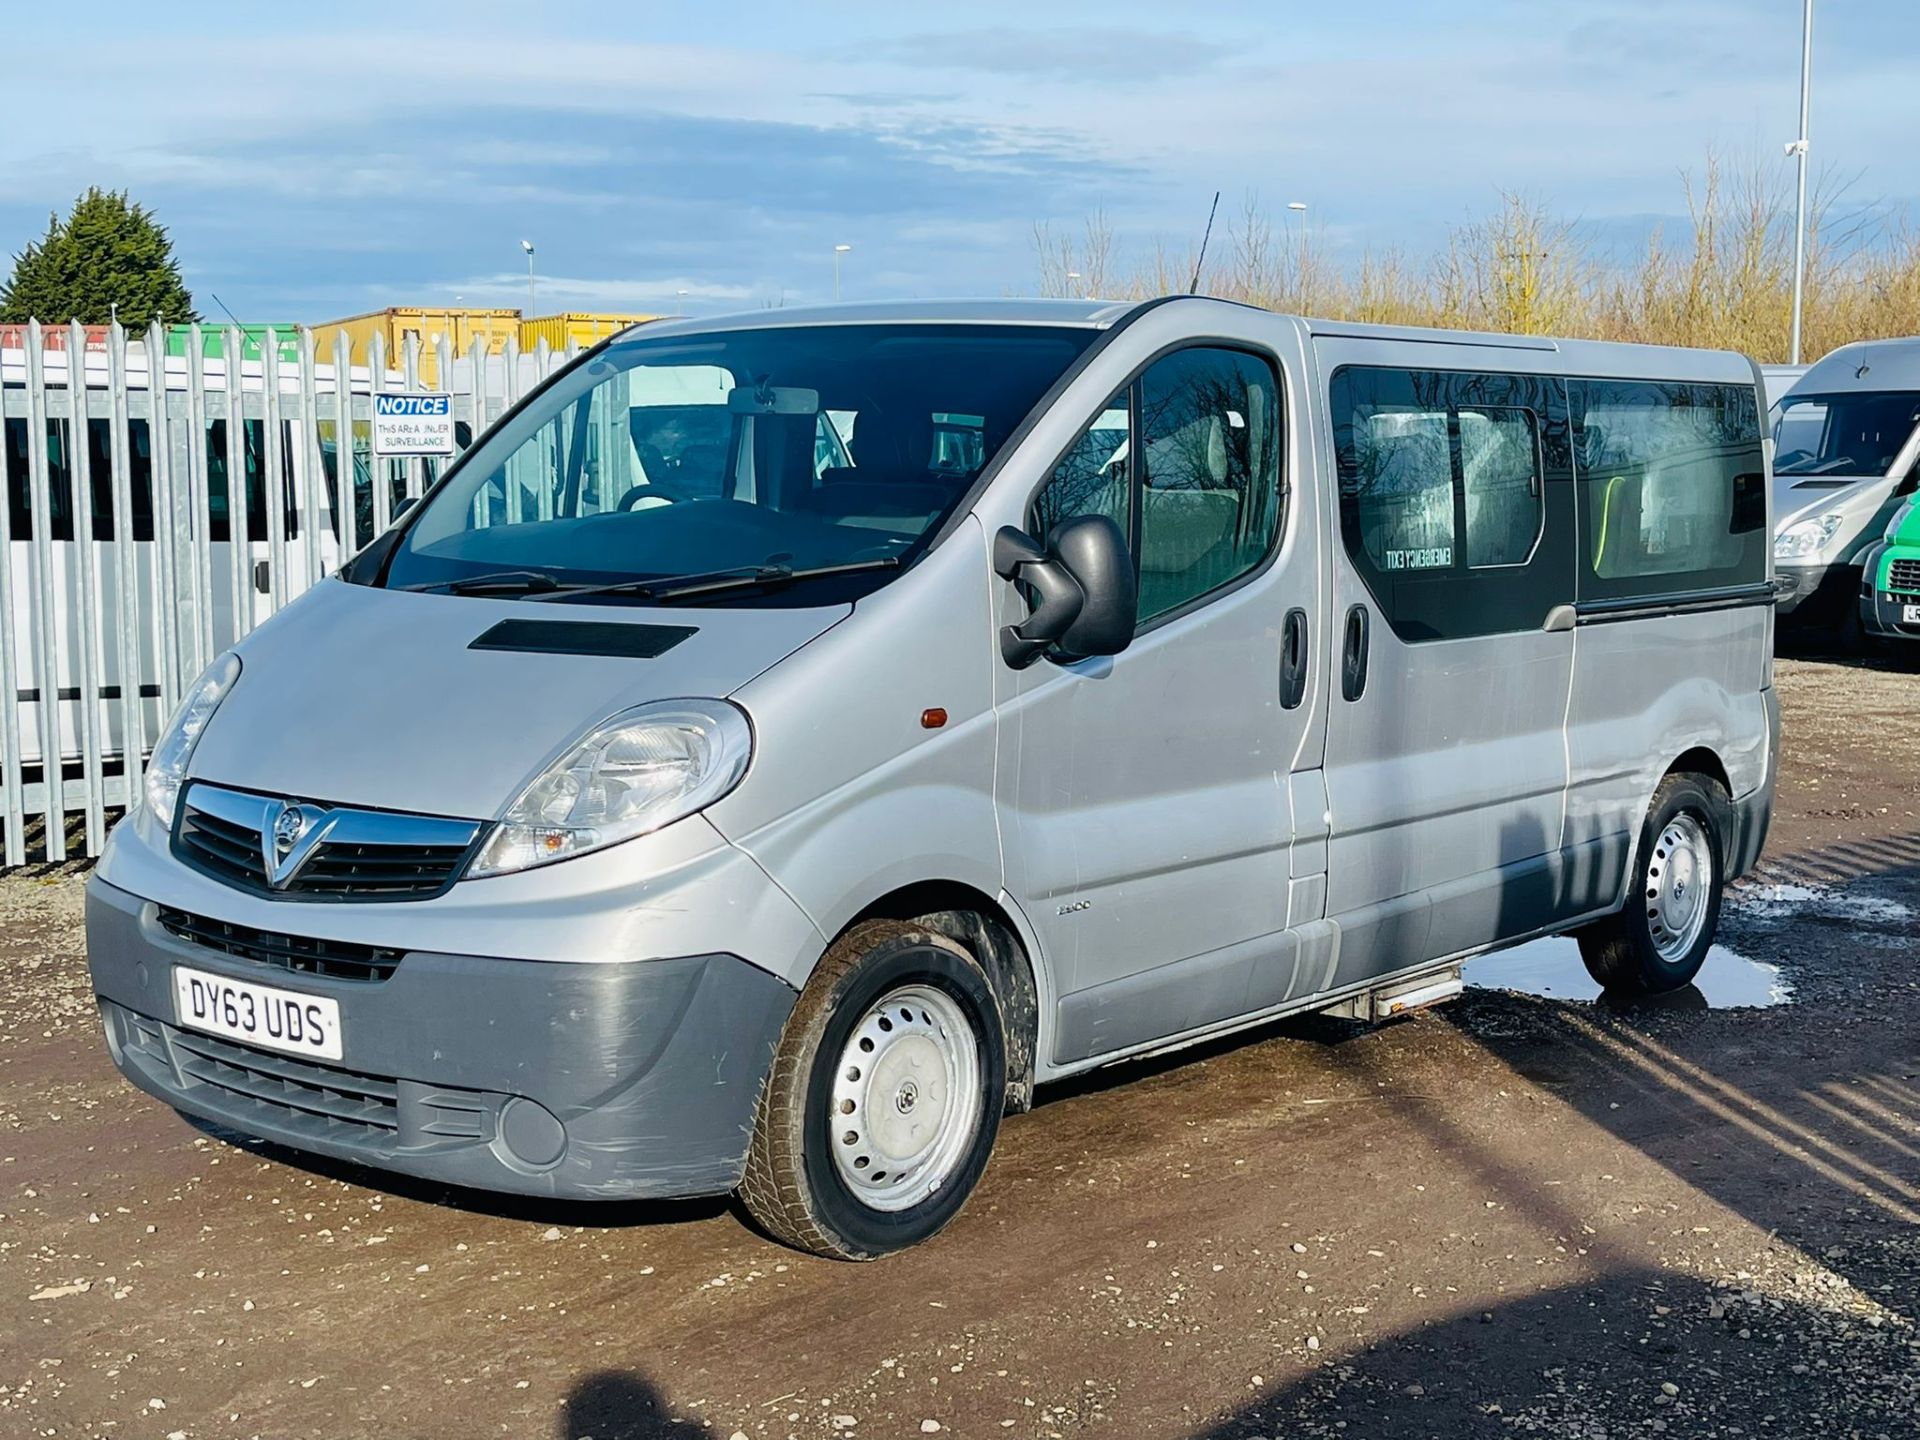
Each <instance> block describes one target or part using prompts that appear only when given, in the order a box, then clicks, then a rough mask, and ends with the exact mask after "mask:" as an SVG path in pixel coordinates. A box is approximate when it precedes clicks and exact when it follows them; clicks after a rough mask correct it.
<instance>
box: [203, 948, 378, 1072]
mask: <svg viewBox="0 0 1920 1440" xmlns="http://www.w3.org/2000/svg"><path fill="white" fill-rule="evenodd" d="M173 1005H174V1014H175V1016H176V1017H177V1019H178V1022H179V1023H180V1024H181V1025H184V1026H186V1027H187V1028H188V1029H190V1030H205V1031H207V1032H208V1033H209V1034H212V1035H225V1036H226V1037H228V1038H229V1039H232V1040H239V1041H242V1042H243V1043H245V1044H248V1045H258V1046H260V1047H261V1048H262V1049H265V1050H280V1051H284V1052H285V1053H286V1054H289V1055H305V1056H308V1057H309V1058H311V1059H315V1060H338V1059H339V1058H340V1057H341V1048H340V1003H339V1002H338V1001H337V1000H329V999H327V998H326V997H324V996H321V995H302V994H300V993H299V992H297V991H294V990H281V989H279V988H277V987H275V986H272V985H255V984H253V983H252V982H251V981H247V980H231V979H228V978H227V977H226V976H225V975H209V974H207V972H206V971H204V970H189V969H188V968H187V967H186V966H184V965H176V966H175V967H174V971H173Z"/></svg>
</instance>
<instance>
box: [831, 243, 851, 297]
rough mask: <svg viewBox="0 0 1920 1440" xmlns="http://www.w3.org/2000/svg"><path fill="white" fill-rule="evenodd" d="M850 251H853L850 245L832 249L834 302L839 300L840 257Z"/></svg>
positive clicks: (837, 246)
mask: <svg viewBox="0 0 1920 1440" xmlns="http://www.w3.org/2000/svg"><path fill="white" fill-rule="evenodd" d="M851 249H853V247H852V246H851V245H836V246H834V247H833V298H834V299H835V300H838V299H839V298H840V257H841V256H842V255H844V254H846V253H847V252H848V251H849V250H851Z"/></svg>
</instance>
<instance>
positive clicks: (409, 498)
mask: <svg viewBox="0 0 1920 1440" xmlns="http://www.w3.org/2000/svg"><path fill="white" fill-rule="evenodd" d="M419 503H420V497H419V496H418V495H402V496H401V497H400V498H399V499H398V500H396V501H394V502H393V513H392V515H391V516H390V517H389V518H390V519H392V520H398V519H399V518H400V517H401V516H402V515H404V514H406V513H407V511H409V510H411V509H412V508H413V507H414V506H416V505H418V504H419Z"/></svg>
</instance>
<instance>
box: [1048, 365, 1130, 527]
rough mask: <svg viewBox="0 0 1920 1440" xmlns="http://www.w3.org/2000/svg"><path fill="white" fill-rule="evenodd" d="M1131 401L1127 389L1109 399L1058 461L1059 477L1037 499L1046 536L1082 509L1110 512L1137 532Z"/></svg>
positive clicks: (1084, 512)
mask: <svg viewBox="0 0 1920 1440" xmlns="http://www.w3.org/2000/svg"><path fill="white" fill-rule="evenodd" d="M1128 405H1129V400H1128V392H1127V391H1125V390H1122V391H1121V392H1120V393H1119V394H1118V395H1116V396H1114V397H1113V398H1112V399H1111V400H1109V401H1107V403H1106V404H1105V405H1103V406H1101V407H1100V413H1099V414H1097V415H1095V416H1094V417H1093V419H1092V420H1091V421H1089V422H1088V424H1087V428H1086V429H1084V430H1082V431H1081V432H1080V438H1079V439H1077V440H1075V441H1074V442H1073V444H1072V446H1071V447H1069V448H1068V450H1067V453H1066V454H1064V455H1062V456H1061V457H1060V460H1059V463H1058V464H1056V465H1055V466H1054V467H1053V478H1052V479H1050V480H1048V481H1047V483H1046V485H1045V487H1044V488H1043V489H1042V490H1041V491H1040V493H1039V494H1038V495H1036V496H1035V497H1034V500H1033V533H1034V534H1035V535H1036V536H1038V537H1039V538H1040V539H1041V540H1043V541H1044V540H1045V539H1046V538H1047V532H1048V531H1050V530H1052V529H1053V527H1054V526H1056V525H1058V524H1059V523H1060V522H1061V521H1062V520H1071V519H1072V518H1073V517H1074V516H1076V515H1105V516H1106V517H1107V518H1108V519H1110V520H1112V521H1114V522H1115V523H1116V524H1117V525H1119V527H1120V528H1121V529H1122V530H1123V531H1126V532H1127V533H1128V534H1129V535H1131V534H1132V532H1133V482H1132V480H1131V478H1130V477H1129V475H1128V468H1129V467H1128V455H1129V454H1130V452H1131V449H1132V436H1133V422H1132V418H1131V415H1130V413H1129V410H1128Z"/></svg>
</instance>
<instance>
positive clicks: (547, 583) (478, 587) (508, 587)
mask: <svg viewBox="0 0 1920 1440" xmlns="http://www.w3.org/2000/svg"><path fill="white" fill-rule="evenodd" d="M399 588H400V589H402V590H441V591H444V592H445V593H447V594H448V595H544V594H546V593H548V592H549V591H555V590H559V589H561V588H562V586H561V584H560V582H559V581H558V580H556V579H554V578H553V576H551V575H549V574H548V573H547V572H546V571H544V570H493V571H489V572H488V573H487V574H485V575H462V576H461V577H460V578H459V579H457V580H434V581H431V582H429V583H427V584H425V585H402V586H400V587H399Z"/></svg>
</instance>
